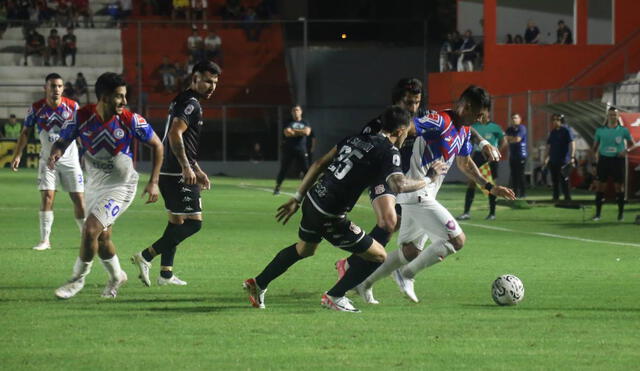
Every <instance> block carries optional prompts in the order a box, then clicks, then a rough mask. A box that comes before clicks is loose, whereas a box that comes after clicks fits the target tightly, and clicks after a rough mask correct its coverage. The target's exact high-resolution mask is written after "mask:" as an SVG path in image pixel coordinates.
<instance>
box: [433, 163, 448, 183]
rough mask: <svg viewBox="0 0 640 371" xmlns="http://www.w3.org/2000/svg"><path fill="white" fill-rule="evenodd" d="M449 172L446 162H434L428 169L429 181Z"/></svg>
mask: <svg viewBox="0 0 640 371" xmlns="http://www.w3.org/2000/svg"><path fill="white" fill-rule="evenodd" d="M447 171H449V165H447V163H446V162H444V161H440V160H436V161H434V162H433V163H432V164H431V167H430V168H429V177H430V178H431V179H434V178H437V177H438V176H440V175H443V174H446V173H447Z"/></svg>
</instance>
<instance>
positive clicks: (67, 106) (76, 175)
mask: <svg viewBox="0 0 640 371" xmlns="http://www.w3.org/2000/svg"><path fill="white" fill-rule="evenodd" d="M63 87H64V81H62V77H60V75H58V74H57V73H50V74H49V75H47V77H46V78H45V86H44V91H45V98H44V99H41V100H39V101H37V102H35V103H33V104H32V105H31V107H30V108H29V112H28V113H27V117H26V119H25V120H24V127H23V128H22V131H21V132H20V137H19V138H18V143H17V145H16V150H15V152H14V155H13V159H12V160H11V170H13V171H18V167H19V166H20V160H21V157H22V151H24V148H25V146H26V145H27V141H28V139H29V137H31V134H32V132H33V130H34V128H35V127H37V128H38V136H39V138H40V143H41V147H40V162H39V163H38V189H39V190H40V194H41V201H40V212H39V214H38V215H39V219H40V242H39V243H38V244H37V245H36V246H34V247H33V249H34V250H37V251H42V250H48V249H50V248H51V243H50V242H49V238H50V235H51V226H52V225H53V201H54V199H55V196H56V188H57V187H59V186H62V189H63V190H65V191H66V192H69V197H70V198H71V201H72V202H73V211H74V214H75V220H76V224H77V225H78V228H80V231H82V224H83V223H84V178H83V176H82V169H81V168H80V160H79V158H78V147H77V146H76V145H75V143H74V145H72V146H69V147H68V148H67V150H66V151H65V152H64V154H63V155H62V156H61V157H60V161H58V163H57V164H56V166H55V168H53V169H49V168H48V167H47V158H48V157H49V153H50V152H51V146H52V144H53V143H54V142H55V141H56V140H58V138H59V137H60V130H61V129H62V127H63V126H64V125H65V124H66V123H67V122H69V121H73V120H74V119H75V117H76V112H77V111H78V103H77V102H76V101H74V100H72V99H68V98H65V97H63V96H62V90H63Z"/></svg>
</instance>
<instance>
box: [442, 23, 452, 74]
mask: <svg viewBox="0 0 640 371" xmlns="http://www.w3.org/2000/svg"><path fill="white" fill-rule="evenodd" d="M452 41H453V34H452V33H451V32H449V33H448V34H447V39H446V40H445V41H444V42H443V43H442V46H441V47H440V72H447V71H451V70H452V69H453V68H452V66H451V63H450V62H449V53H451V52H452V51H453V47H452V45H451V43H452Z"/></svg>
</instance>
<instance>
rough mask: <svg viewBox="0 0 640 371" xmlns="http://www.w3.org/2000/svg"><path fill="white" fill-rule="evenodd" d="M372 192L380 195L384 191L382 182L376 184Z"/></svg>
mask: <svg viewBox="0 0 640 371" xmlns="http://www.w3.org/2000/svg"><path fill="white" fill-rule="evenodd" d="M374 192H375V194H377V195H381V194H383V193H384V184H378V185H377V186H376V187H375V188H374Z"/></svg>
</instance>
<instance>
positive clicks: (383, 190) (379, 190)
mask: <svg viewBox="0 0 640 371" xmlns="http://www.w3.org/2000/svg"><path fill="white" fill-rule="evenodd" d="M384 195H390V196H393V197H394V198H395V197H396V196H397V193H394V192H392V191H391V189H390V188H389V185H388V184H387V183H386V182H383V183H380V184H378V185H375V186H371V187H369V199H370V200H371V202H373V200H375V199H376V198H378V197H381V196H384Z"/></svg>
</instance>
